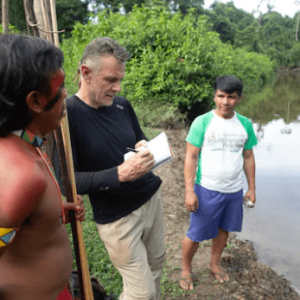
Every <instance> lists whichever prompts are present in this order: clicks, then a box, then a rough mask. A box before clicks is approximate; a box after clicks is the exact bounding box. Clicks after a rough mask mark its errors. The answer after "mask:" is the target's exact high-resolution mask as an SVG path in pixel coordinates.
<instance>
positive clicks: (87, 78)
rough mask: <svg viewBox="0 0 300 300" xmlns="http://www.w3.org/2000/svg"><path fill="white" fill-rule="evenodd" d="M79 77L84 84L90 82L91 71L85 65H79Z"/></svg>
mask: <svg viewBox="0 0 300 300" xmlns="http://www.w3.org/2000/svg"><path fill="white" fill-rule="evenodd" d="M80 72H81V76H82V78H83V79H84V81H86V82H90V75H91V72H92V70H91V69H90V68H89V66H87V65H81V67H80Z"/></svg>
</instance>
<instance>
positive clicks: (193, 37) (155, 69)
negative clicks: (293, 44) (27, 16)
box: [62, 7, 274, 110]
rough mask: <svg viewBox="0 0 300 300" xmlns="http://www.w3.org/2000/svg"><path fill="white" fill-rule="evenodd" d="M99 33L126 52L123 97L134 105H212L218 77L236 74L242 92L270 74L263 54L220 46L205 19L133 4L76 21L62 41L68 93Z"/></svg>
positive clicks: (260, 85)
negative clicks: (95, 18)
mask: <svg viewBox="0 0 300 300" xmlns="http://www.w3.org/2000/svg"><path fill="white" fill-rule="evenodd" d="M99 36H110V37H111V38H113V39H116V40H118V41H119V42H120V44H122V45H124V46H125V47H126V49H127V50H128V51H129V53H130V54H131V59H130V60H129V61H128V63H127V65H126V76H125V78H124V80H123V83H122V95H124V96H125V97H126V98H128V99H129V100H130V101H131V102H132V103H133V104H134V105H136V104H139V103H142V102H143V103H144V102H149V101H151V102H158V103H159V104H160V105H162V104H167V105H168V107H169V110H170V109H171V108H170V107H172V106H173V107H175V108H177V107H179V106H180V107H184V108H190V107H191V106H192V105H193V104H194V103H199V102H200V103H201V102H204V103H207V104H208V105H209V106H211V105H212V95H213V92H212V84H213V81H214V79H215V77H217V76H220V75H222V74H223V75H225V74H235V75H236V76H237V77H239V78H240V79H241V80H243V82H244V84H245V91H247V89H248V90H253V89H255V90H256V89H258V88H261V87H262V86H263V85H264V84H265V82H266V81H268V80H270V78H272V76H273V69H274V64H273V63H272V62H271V61H270V59H269V58H268V57H267V56H266V55H262V54H257V53H254V52H248V51H246V50H245V49H242V48H238V49H235V48H234V47H233V46H231V45H227V44H226V45H225V44H223V43H222V42H221V41H220V39H219V37H218V34H217V33H215V32H212V31H210V29H209V25H208V23H207V18H206V17H204V16H202V17H199V18H197V16H196V15H195V13H194V12H193V11H190V12H189V13H188V14H187V15H185V16H183V15H182V14H181V13H179V12H178V13H171V12H169V11H167V10H165V9H163V8H161V7H154V8H153V9H151V8H147V7H142V8H138V7H135V8H134V9H133V11H132V12H131V13H130V14H128V15H122V14H115V13H110V12H107V11H104V12H101V13H100V14H98V22H97V24H93V23H92V22H89V23H88V24H86V25H82V24H79V23H78V24H76V26H75V29H74V30H73V32H72V38H70V39H66V40H64V42H63V44H62V49H63V51H64V53H65V58H66V59H65V64H64V68H65V70H66V74H67V79H66V84H67V88H68V90H69V93H71V94H72V93H73V92H75V91H76V90H77V86H76V84H75V83H74V81H73V78H74V74H75V73H76V70H77V67H78V62H79V60H80V59H81V55H82V53H83V50H84V48H85V46H86V45H87V44H88V43H89V42H90V41H91V40H92V39H94V38H97V37H99Z"/></svg>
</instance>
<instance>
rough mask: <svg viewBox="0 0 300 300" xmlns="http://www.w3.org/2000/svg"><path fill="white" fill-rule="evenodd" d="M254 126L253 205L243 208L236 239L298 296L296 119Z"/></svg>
mask: <svg viewBox="0 0 300 300" xmlns="http://www.w3.org/2000/svg"><path fill="white" fill-rule="evenodd" d="M253 126H254V130H255V133H256V135H257V137H258V139H259V142H258V145H257V146H255V147H254V150H253V151H254V155H255V161H256V196H257V204H256V205H255V207H254V208H253V209H252V208H251V209H245V211H244V214H245V215H244V223H243V231H242V233H240V234H238V237H239V238H242V239H247V240H250V241H252V242H253V244H254V248H255V250H256V252H257V254H258V259H259V262H261V263H263V264H267V265H269V266H270V267H272V268H273V270H275V271H276V272H277V273H278V274H281V275H284V276H285V277H286V278H287V279H288V280H290V281H291V282H292V285H293V287H294V288H295V289H296V290H297V292H298V293H299V294H300V115H299V117H298V120H297V121H294V122H291V123H289V124H287V125H286V124H285V123H284V121H283V119H277V120H273V121H271V122H269V123H268V124H266V125H262V126H260V125H258V124H255V123H254V124H253ZM246 187H247V184H246V181H245V188H246Z"/></svg>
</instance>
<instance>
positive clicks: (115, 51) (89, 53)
mask: <svg viewBox="0 0 300 300" xmlns="http://www.w3.org/2000/svg"><path fill="white" fill-rule="evenodd" d="M111 55H112V56H114V57H115V58H116V59H118V60H119V61H120V63H121V64H125V63H126V61H127V60H128V58H129V53H128V52H127V51H126V49H125V48H123V47H122V46H120V45H119V44H118V42H116V41H115V40H113V39H111V38H109V37H103V38H97V39H94V40H92V41H91V42H90V43H89V44H88V45H87V46H86V47H85V50H84V52H83V56H82V58H81V60H80V65H82V64H86V65H88V66H89V67H90V68H93V69H94V70H95V71H97V70H98V69H99V67H100V65H101V59H100V58H101V57H104V56H111Z"/></svg>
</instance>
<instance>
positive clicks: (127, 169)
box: [118, 140, 154, 182]
mask: <svg viewBox="0 0 300 300" xmlns="http://www.w3.org/2000/svg"><path fill="white" fill-rule="evenodd" d="M142 147H143V148H145V147H147V141H146V140H141V141H139V142H138V143H137V144H136V145H135V149H132V150H135V151H138V152H136V154H135V155H132V156H131V157H130V158H128V159H127V160H126V161H124V163H122V164H121V165H120V166H118V175H119V181H120V182H126V181H132V180H136V179H138V178H140V177H142V176H143V175H145V174H146V173H148V172H150V171H151V169H152V168H153V166H154V158H153V154H151V153H150V151H149V150H148V149H141V148H142ZM137 148H139V149H138V150H137ZM132 150H129V151H132ZM135 151H134V152H135Z"/></svg>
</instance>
